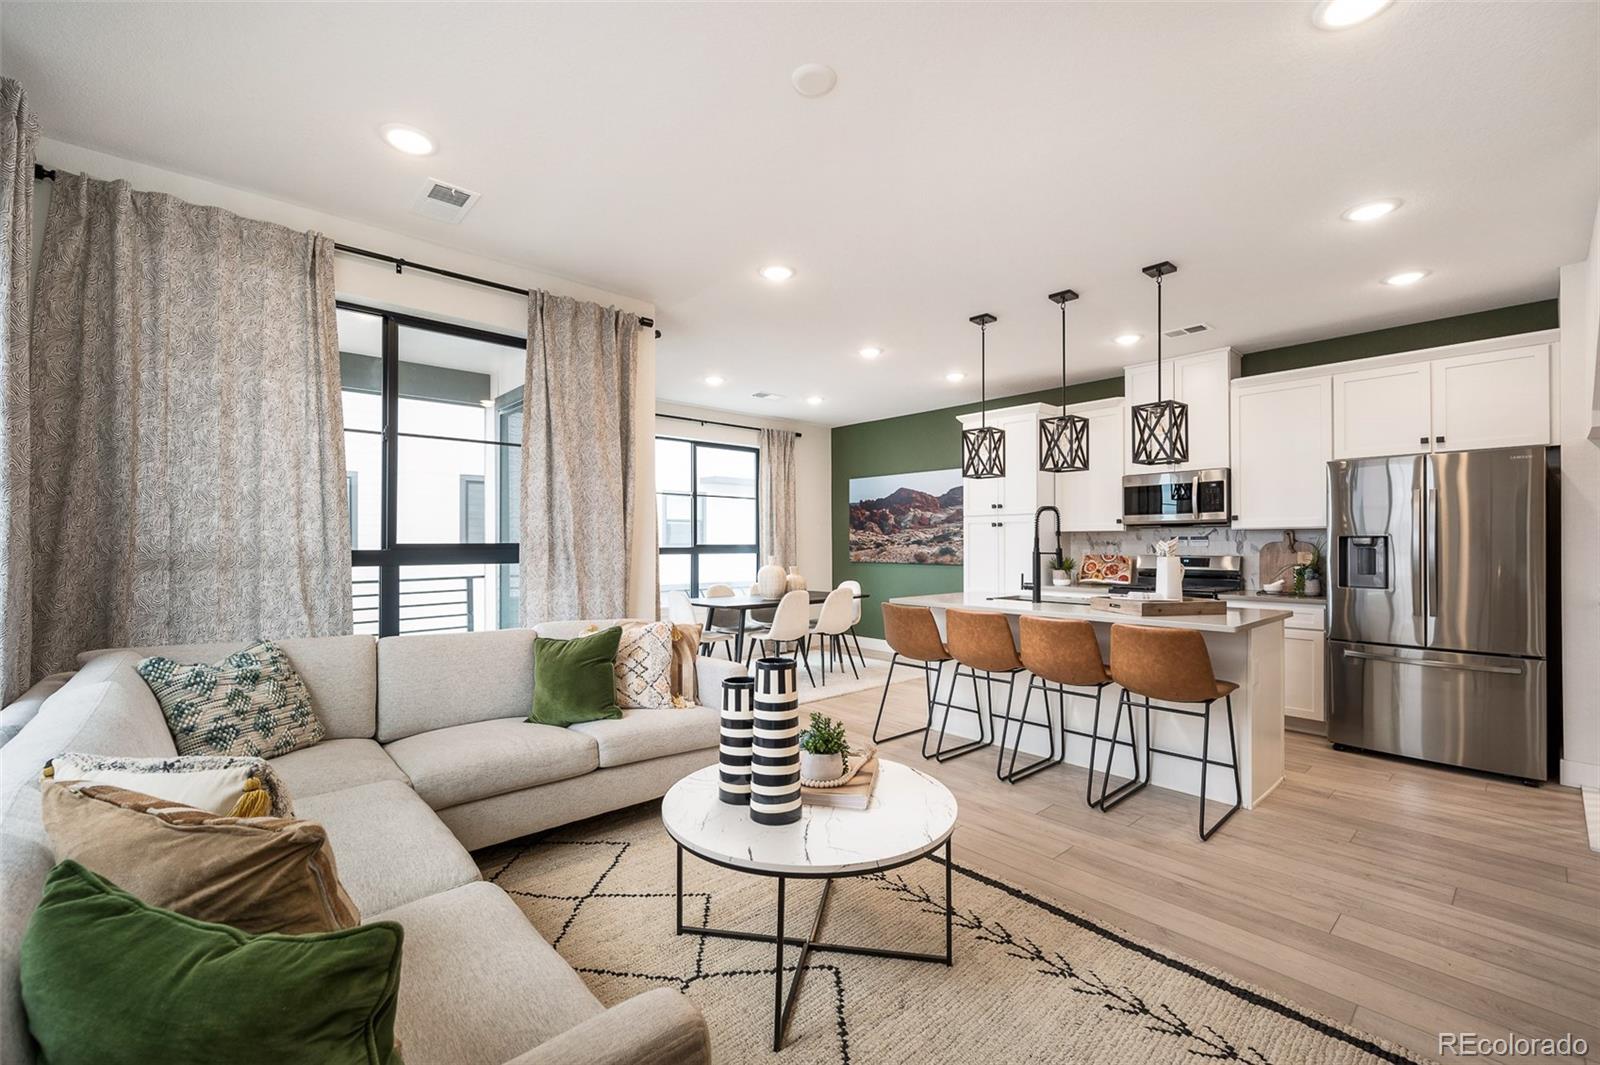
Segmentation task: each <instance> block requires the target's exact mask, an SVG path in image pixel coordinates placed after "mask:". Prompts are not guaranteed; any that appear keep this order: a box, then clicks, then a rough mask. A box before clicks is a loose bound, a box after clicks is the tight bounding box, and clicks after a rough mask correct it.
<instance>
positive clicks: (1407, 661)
mask: <svg viewBox="0 0 1600 1065" xmlns="http://www.w3.org/2000/svg"><path fill="white" fill-rule="evenodd" d="M1344 656H1345V657H1346V658H1360V659H1363V660H1365V661H1368V662H1388V663H1391V664H1393V665H1397V666H1421V667H1423V668H1424V669H1455V670H1460V671H1461V672H1463V673H1499V674H1502V675H1504V676H1511V677H1520V676H1521V675H1522V667H1521V666H1481V665H1478V664H1477V663H1473V662H1438V661H1435V660H1433V659H1429V658H1401V657H1399V656H1398V655H1375V654H1373V653H1372V652H1371V651H1352V650H1349V649H1348V648H1347V649H1346V650H1345V652H1344Z"/></svg>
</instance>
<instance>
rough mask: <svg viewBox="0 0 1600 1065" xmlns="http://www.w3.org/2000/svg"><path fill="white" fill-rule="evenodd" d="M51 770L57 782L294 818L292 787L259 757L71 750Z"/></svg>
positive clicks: (232, 812)
mask: <svg viewBox="0 0 1600 1065" xmlns="http://www.w3.org/2000/svg"><path fill="white" fill-rule="evenodd" d="M47 773H48V774H49V775H50V776H51V777H52V778H53V779H55V780H57V781H62V782H65V781H69V780H82V781H88V782H89V783H91V784H109V785H111V786H112V787H117V788H122V789H124V790H126V791H136V792H139V793H140V794H141V795H149V796H150V797H151V798H155V799H166V800H167V801H168V802H177V803H182V804H183V805H185V806H189V807H193V808H194V809H196V810H209V811H210V812H211V813H214V814H219V815H221V816H223V817H267V816H271V817H292V816H294V804H293V803H292V802H291V801H290V799H289V789H288V788H286V787H284V785H283V782H282V781H281V780H279V779H278V775H277V774H276V773H274V772H273V771H272V767H271V766H269V765H268V764H267V763H266V762H265V761H264V760H263V759H260V758H247V757H230V756H226V755H193V756H188V757H181V756H180V757H177V758H107V757H104V756H102V755H98V754H75V753H72V752H68V753H66V754H60V755H57V756H56V757H54V758H52V759H51V760H50V766H49V768H48V770H47Z"/></svg>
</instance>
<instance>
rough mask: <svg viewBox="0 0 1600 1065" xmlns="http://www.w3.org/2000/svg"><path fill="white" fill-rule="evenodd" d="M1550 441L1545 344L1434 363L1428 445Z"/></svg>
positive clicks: (1449, 447) (1455, 448) (1451, 446)
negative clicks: (1431, 443) (1431, 412)
mask: <svg viewBox="0 0 1600 1065" xmlns="http://www.w3.org/2000/svg"><path fill="white" fill-rule="evenodd" d="M1549 442H1550V345H1548V344H1536V345H1534V346H1532V347H1526V348H1511V349H1509V350H1506V351H1485V352H1480V353H1478V354H1475V355H1458V356H1456V357H1455V358H1452V359H1440V360H1438V361H1437V362H1435V363H1434V364H1433V446H1434V449H1435V450H1441V449H1442V450H1446V451H1461V450H1467V449H1471V448H1483V447H1516V446H1518V445H1519V444H1548V443H1549Z"/></svg>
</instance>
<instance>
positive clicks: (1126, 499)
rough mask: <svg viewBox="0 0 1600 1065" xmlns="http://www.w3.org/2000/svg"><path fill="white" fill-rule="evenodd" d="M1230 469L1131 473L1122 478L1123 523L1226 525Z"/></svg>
mask: <svg viewBox="0 0 1600 1065" xmlns="http://www.w3.org/2000/svg"><path fill="white" fill-rule="evenodd" d="M1228 496H1229V493H1228V471H1227V470H1220V469H1219V470H1186V471H1183V472H1178V471H1176V470H1172V471H1168V472H1166V473H1131V474H1129V475H1128V476H1126V477H1124V478H1123V479H1122V524H1123V525H1124V526H1134V525H1226V524H1228V522H1229V521H1231V520H1232V515H1231V514H1230V513H1229V511H1228V507H1229V505H1230V504H1229V498H1228Z"/></svg>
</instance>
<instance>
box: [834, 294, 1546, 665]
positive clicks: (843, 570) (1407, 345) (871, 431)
mask: <svg viewBox="0 0 1600 1065" xmlns="http://www.w3.org/2000/svg"><path fill="white" fill-rule="evenodd" d="M1559 324H1560V321H1559V316H1558V314H1557V310H1556V301H1555V300H1540V301H1538V302H1536V303H1523V304H1519V305H1517V306H1514V307H1499V308H1496V309H1494V310H1489V311H1478V312H1476V313H1473V314H1462V315H1457V316H1455V317H1452V318H1439V319H1435V320H1433V321H1429V322H1416V323H1414V324H1412V325H1402V326H1395V327H1394V328H1392V329H1377V330H1373V331H1371V332H1367V333H1354V334H1351V335H1350V336H1342V337H1333V338H1331V339H1328V340H1314V341H1310V342H1309V343H1305V344H1293V345H1290V346H1288V347H1282V348H1272V349H1269V350H1266V351H1255V352H1248V353H1245V354H1243V355H1241V356H1240V364H1241V365H1240V374H1241V375H1242V376H1245V377H1251V376H1254V375H1256V374H1264V373H1276V372H1278V371H1280V370H1297V369H1301V368H1303V367H1307V366H1324V365H1327V364H1329V363H1335V362H1345V361H1348V360H1350V359H1365V358H1370V357H1372V356H1376V355H1391V354H1393V353H1395V352H1398V351H1417V350H1419V349H1422V348H1432V347H1438V346H1440V345H1443V344H1462V343H1466V342H1467V341H1470V340H1483V339H1487V338H1489V337H1500V336H1512V335H1514V334H1517V333H1531V332H1535V331H1537V330H1540V329H1555V328H1557V327H1558V326H1559ZM1120 395H1122V378H1121V377H1120V376H1118V377H1111V378H1106V379H1104V380H1100V381H1088V382H1085V383H1083V384H1077V385H1072V386H1070V387H1069V388H1068V389H1067V402H1068V403H1085V402H1088V401H1090V400H1095V399H1109V398H1111V397H1113V396H1120ZM1059 402H1061V390H1060V389H1059V388H1052V389H1046V390H1044V391H1041V392H1028V393H1025V394H1023V395H1020V396H1007V397H1004V398H997V399H992V400H990V401H989V406H990V407H991V408H994V409H997V408H1001V407H1012V406H1016V405H1018V404H1021V403H1059ZM977 409H978V404H976V403H968V404H965V405H963V406H959V407H944V408H942V409H940V410H933V411H925V412H923V413H921V414H906V415H902V416H901V417H898V418H884V419H882V420H880V421H874V422H860V423H857V424H856V425H841V426H839V427H838V428H836V429H834V430H833V431H832V450H833V496H832V498H833V579H834V582H835V583H838V582H839V581H844V580H856V581H860V582H861V590H862V591H863V592H865V593H866V594H867V595H870V596H871V597H872V598H871V599H869V600H867V601H866V602H865V603H863V604H862V610H861V624H860V625H859V626H857V630H858V631H859V632H860V633H861V635H863V636H871V637H875V638H878V639H881V638H882V637H883V613H882V611H881V610H880V609H879V608H880V606H881V604H882V603H883V602H884V601H885V600H887V599H892V598H894V597H895V596H901V595H929V594H933V593H937V592H959V591H960V590H961V567H960V566H918V565H907V564H901V563H890V562H862V563H856V562H851V561H850V544H849V540H850V530H849V522H850V479H851V478H853V477H875V476H878V475H881V474H893V473H916V472H918V471H920V470H947V469H951V468H953V467H955V466H959V465H961V434H960V433H959V432H957V431H956V429H957V427H956V424H955V419H956V416H957V415H960V414H966V413H968V412H969V411H975V410H977Z"/></svg>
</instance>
